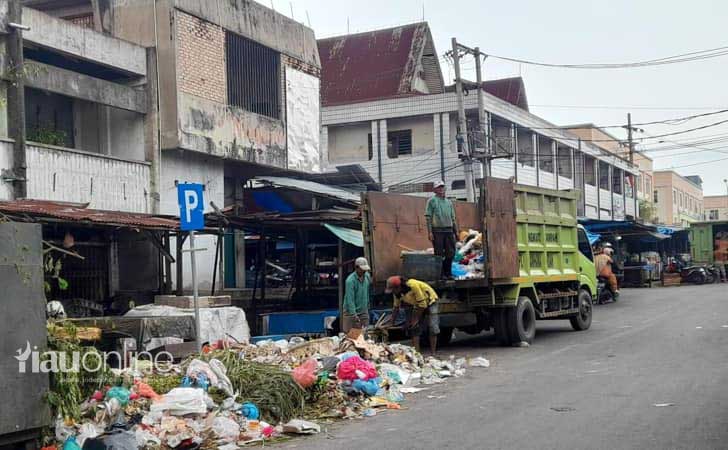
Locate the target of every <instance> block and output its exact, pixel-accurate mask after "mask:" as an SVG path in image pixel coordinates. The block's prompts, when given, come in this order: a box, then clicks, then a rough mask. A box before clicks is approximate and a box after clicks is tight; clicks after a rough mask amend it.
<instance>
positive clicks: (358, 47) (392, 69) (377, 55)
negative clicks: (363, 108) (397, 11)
mask: <svg viewBox="0 0 728 450" xmlns="http://www.w3.org/2000/svg"><path fill="white" fill-rule="evenodd" d="M430 40H431V36H430V29H429V26H428V25H427V23H426V22H421V23H416V24H412V25H403V26H400V27H395V28H388V29H384V30H376V31H371V32H366V33H357V34H350V35H346V36H337V37H332V38H327V39H320V40H318V41H317V43H318V49H319V57H320V59H321V99H322V100H321V101H322V104H323V105H324V106H329V105H339V104H346V103H356V102H362V101H368V100H374V99H382V98H392V97H403V96H411V95H420V94H422V93H421V92H418V91H415V90H414V89H413V83H412V81H413V80H414V78H415V77H416V76H418V74H417V70H418V67H419V66H420V65H421V64H420V62H421V61H420V59H421V58H422V56H423V48H424V47H425V46H426V45H427V43H428V42H429V41H430ZM438 75H440V80H441V79H442V78H441V74H438ZM440 83H442V81H440Z"/></svg>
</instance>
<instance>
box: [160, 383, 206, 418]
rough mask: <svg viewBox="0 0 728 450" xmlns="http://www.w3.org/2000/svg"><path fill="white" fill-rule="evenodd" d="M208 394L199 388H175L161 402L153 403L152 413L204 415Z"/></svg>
mask: <svg viewBox="0 0 728 450" xmlns="http://www.w3.org/2000/svg"><path fill="white" fill-rule="evenodd" d="M205 397H207V394H206V393H205V391H203V390H202V389H197V388H184V387H181V388H174V389H172V390H171V391H169V392H168V393H166V394H165V395H164V396H162V398H161V400H159V401H157V402H154V403H152V406H151V407H150V408H149V412H150V413H154V412H158V411H167V412H169V414H171V415H173V416H184V415H186V414H204V413H206V412H207V403H206V400H205Z"/></svg>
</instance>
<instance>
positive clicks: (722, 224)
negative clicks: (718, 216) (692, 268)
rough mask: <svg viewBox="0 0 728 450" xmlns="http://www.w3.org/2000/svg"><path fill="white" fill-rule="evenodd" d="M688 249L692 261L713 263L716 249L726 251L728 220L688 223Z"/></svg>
mask: <svg viewBox="0 0 728 450" xmlns="http://www.w3.org/2000/svg"><path fill="white" fill-rule="evenodd" d="M689 233H690V234H689V236H690V251H691V253H692V255H691V256H692V258H693V262H694V263H697V264H714V263H715V262H716V261H715V253H716V251H718V252H722V253H728V221H727V220H723V221H715V222H696V223H691V224H690V229H689Z"/></svg>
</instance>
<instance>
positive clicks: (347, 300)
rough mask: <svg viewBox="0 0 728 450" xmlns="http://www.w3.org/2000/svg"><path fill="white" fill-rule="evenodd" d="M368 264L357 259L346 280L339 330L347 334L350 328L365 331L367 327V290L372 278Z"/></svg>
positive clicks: (360, 258) (361, 258)
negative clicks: (342, 313)
mask: <svg viewBox="0 0 728 450" xmlns="http://www.w3.org/2000/svg"><path fill="white" fill-rule="evenodd" d="M370 270H371V269H370V268H369V262H368V261H367V259H366V258H363V257H359V258H356V260H355V261H354V271H353V272H352V273H351V274H350V275H349V276H348V277H347V278H346V284H345V289H344V304H343V309H344V316H343V317H342V319H341V329H342V330H343V331H344V333H348V332H349V331H350V330H351V329H352V328H360V329H366V327H367V326H368V325H369V290H370V288H371V286H372V277H371V276H370V275H369V271H370Z"/></svg>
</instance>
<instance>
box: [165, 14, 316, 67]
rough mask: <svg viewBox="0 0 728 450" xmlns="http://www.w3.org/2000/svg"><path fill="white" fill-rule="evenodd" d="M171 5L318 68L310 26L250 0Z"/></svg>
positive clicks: (314, 40) (313, 37)
mask: <svg viewBox="0 0 728 450" xmlns="http://www.w3.org/2000/svg"><path fill="white" fill-rule="evenodd" d="M174 4H175V7H177V8H178V9H180V10H182V11H185V12H187V13H189V14H192V15H194V16H196V17H200V18H203V19H205V20H207V21H209V22H212V23H215V24H218V25H220V26H222V27H223V28H225V29H226V30H230V31H232V32H234V33H238V34H240V35H243V36H245V37H247V38H248V39H252V40H254V41H257V42H260V43H261V44H263V45H265V46H267V47H270V48H272V49H275V50H277V51H279V52H281V53H285V54H287V55H290V56H293V57H295V58H298V59H300V60H302V61H304V62H306V63H309V64H311V65H314V66H316V67H321V61H320V60H319V55H318V48H317V47H316V37H315V36H314V32H313V30H312V29H310V28H308V27H306V26H305V25H303V24H301V23H299V22H296V21H295V20H292V19H289V18H288V17H286V16H284V15H283V14H279V13H277V12H275V11H273V10H272V9H270V8H267V7H265V6H263V5H261V4H260V3H258V2H255V1H251V0H222V1H221V0H214V1H212V0H210V1H204V2H201V1H199V0H174Z"/></svg>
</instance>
